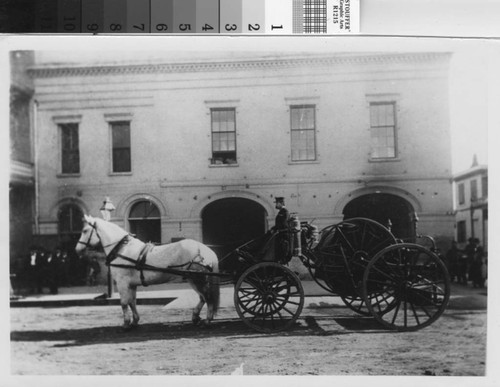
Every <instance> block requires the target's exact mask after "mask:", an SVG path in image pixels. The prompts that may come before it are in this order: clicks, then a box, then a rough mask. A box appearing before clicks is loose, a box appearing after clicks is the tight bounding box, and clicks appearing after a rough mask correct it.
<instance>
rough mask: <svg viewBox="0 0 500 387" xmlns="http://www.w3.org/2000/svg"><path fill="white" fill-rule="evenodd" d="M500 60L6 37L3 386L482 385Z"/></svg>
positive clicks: (277, 44)
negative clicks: (379, 379) (259, 380)
mask: <svg viewBox="0 0 500 387" xmlns="http://www.w3.org/2000/svg"><path fill="white" fill-rule="evenodd" d="M499 52H500V44H499V42H498V41H496V40H486V39H480V38H478V39H457V38H397V37H394V38H391V37H356V38H353V37H337V38H333V37H332V38H326V37H325V38H313V39H311V38H307V37H304V38H302V37H294V38H290V37H273V38H269V37H268V38H264V37H239V38H222V37H219V38H213V37H190V38H184V37H171V38H169V39H168V40H166V39H161V38H153V37H151V38H148V39H147V40H146V39H141V38H139V37H138V38H133V37H127V38H126V39H120V38H114V37H108V38H102V39H99V40H97V39H92V38H91V37H90V38H89V37H75V36H71V37H58V38H52V39H45V40H43V41H41V40H39V39H36V38H34V37H31V38H30V37H24V38H22V39H21V38H19V39H17V38H16V39H15V38H11V39H7V40H6V41H4V42H3V45H2V55H3V56H4V58H3V59H2V60H3V61H4V62H5V63H6V67H5V68H6V69H8V70H7V71H5V74H3V79H5V80H6V82H7V85H8V87H5V89H6V94H5V97H6V98H7V100H8V101H9V102H10V103H9V106H8V108H7V109H6V110H5V115H6V117H9V118H8V119H4V121H3V122H5V125H7V124H8V125H9V132H8V133H9V138H8V139H7V138H5V141H4V142H5V143H6V144H10V148H9V149H8V150H6V152H4V153H5V158H7V155H9V160H7V159H6V160H5V163H6V164H5V165H9V166H10V168H5V174H6V180H8V182H9V186H8V193H9V194H8V198H7V199H6V201H7V202H8V204H7V205H8V209H7V211H8V213H9V223H8V225H7V231H5V232H6V233H8V234H7V235H9V237H8V238H7V239H8V243H9V244H8V246H7V248H6V252H5V253H6V254H8V257H9V260H8V268H7V269H6V270H8V272H9V275H10V305H9V306H7V308H6V309H7V312H8V316H9V321H8V328H6V329H7V331H8V335H9V338H8V342H7V343H6V345H7V347H6V348H9V349H8V351H6V352H8V353H7V356H8V358H9V362H7V363H6V365H4V367H6V368H8V369H7V374H10V377H11V378H13V380H17V381H19V382H20V383H22V382H23V380H24V379H23V377H27V378H28V379H27V380H31V381H33V382H36V380H37V379H36V378H35V379H34V378H33V377H34V376H37V375H42V376H51V377H54V378H50V379H48V382H47V383H48V385H49V384H51V385H59V384H56V383H57V382H58V381H59V379H58V378H56V377H58V376H82V375H90V376H104V375H106V376H108V375H113V376H157V377H159V376H160V377H161V376H176V377H184V376H200V377H201V376H216V377H217V376H247V375H250V376H281V377H285V378H284V379H280V380H278V381H276V383H284V382H283V380H285V381H287V382H286V383H287V385H296V384H297V383H303V382H304V381H305V380H307V381H308V382H309V380H310V379H309V378H308V379H297V378H295V379H289V378H286V377H290V376H308V377H311V376H328V377H335V379H324V378H321V379H312V380H317V384H318V385H327V384H328V385H331V384H332V383H335V381H334V380H337V381H343V383H344V384H347V383H350V384H353V383H354V384H355V383H356V381H357V380H364V381H365V382H367V381H368V380H371V379H349V378H347V379H344V378H342V377H352V376H356V377H359V376H365V377H368V376H369V377H375V376H400V377H428V378H426V379H423V380H422V379H421V378H415V379H414V378H404V379H395V380H392V381H393V382H394V381H397V383H398V384H400V383H406V384H408V383H410V381H412V380H415V384H416V383H417V382H416V381H417V380H418V383H419V384H420V383H431V384H432V383H434V384H436V385H440V384H442V383H449V382H450V380H455V381H459V382H460V383H461V385H478V384H480V383H483V382H484V381H485V380H486V379H487V378H486V377H488V376H491V375H495V374H496V371H495V367H496V366H495V362H494V358H495V356H496V354H495V350H496V348H495V347H496V346H497V344H495V341H493V340H492V339H491V337H492V334H495V332H494V331H495V330H496V329H497V328H498V319H497V318H498V316H495V313H496V312H497V310H498V307H496V306H494V305H493V303H492V302H491V300H490V301H489V297H494V295H493V296H492V292H491V290H490V287H491V286H490V278H491V275H490V274H491V272H492V269H491V267H490V266H493V267H494V266H495V263H491V262H490V261H491V260H490V255H489V250H490V248H489V247H490V246H491V245H492V244H494V243H495V241H494V240H491V239H490V238H491V235H493V238H494V234H492V233H491V232H489V223H488V190H489V188H488V186H489V181H488V167H489V165H488V164H489V163H488V160H489V156H488V146H489V145H491V141H493V140H492V138H488V131H489V129H491V128H492V125H491V117H492V114H494V112H495V109H496V110H498V106H499V105H496V106H494V105H493V104H492V101H493V100H494V98H493V97H494V96H495V94H498V88H497V89H496V90H495V83H494V82H495V81H494V79H493V77H494V75H496V73H497V72H498V69H499V67H498V66H499V61H498V53H499ZM496 86H498V84H497V85H496ZM497 102H498V99H497ZM4 105H6V104H4ZM7 113H8V114H7ZM496 130H498V127H496ZM4 132H5V136H7V135H6V133H7V130H5V131H4ZM490 186H491V184H490ZM490 190H491V189H490ZM489 235H490V238H489ZM490 242H491V243H490ZM492 258H493V261H494V260H495V256H494V255H493V257H492ZM5 261H6V260H5ZM490 263H491V265H490ZM492 286H494V285H492ZM497 301H498V300H497ZM495 317H497V318H495ZM429 377H434V378H429ZM470 377H475V378H470ZM455 378H456V379H455ZM42 379H43V378H42ZM43 380H45V379H43ZM70 380H72V379H70ZM77 380H78V379H77ZM79 380H80V382H81V381H82V379H79ZM155 380H158V381H159V383H160V384H161V381H162V380H163V381H168V380H170V379H155ZM175 380H176V384H181V383H182V381H183V379H175ZM179 380H180V381H179ZM196 380H197V381H198V383H200V382H202V380H204V379H196ZM231 380H233V379H230V380H227V379H222V382H221V383H223V385H229V382H230V381H231ZM49 381H50V382H49ZM497 381H498V380H497ZM127 382H131V381H130V380H127V379H125V383H127ZM141 383H142V382H141ZM144 383H148V382H144ZM231 383H232V384H233V383H235V382H231ZM387 383H389V382H387ZM61 385H62V384H61ZM144 385H147V384H144Z"/></svg>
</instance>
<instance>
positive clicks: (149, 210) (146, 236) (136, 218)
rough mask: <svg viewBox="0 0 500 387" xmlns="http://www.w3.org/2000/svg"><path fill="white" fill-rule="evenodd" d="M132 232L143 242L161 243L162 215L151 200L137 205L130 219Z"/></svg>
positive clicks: (131, 210) (131, 212)
mask: <svg viewBox="0 0 500 387" xmlns="http://www.w3.org/2000/svg"><path fill="white" fill-rule="evenodd" d="M128 221H129V225H130V232H131V233H132V234H135V235H136V236H137V238H138V239H140V240H141V241H143V242H154V243H161V215H160V211H159V210H158V207H157V206H156V205H155V204H154V203H153V202H151V201H149V200H142V201H140V202H137V203H135V204H134V205H133V206H132V208H131V209H130V213H129V217H128Z"/></svg>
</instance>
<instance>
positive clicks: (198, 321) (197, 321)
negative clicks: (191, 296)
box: [191, 316, 201, 325]
mask: <svg viewBox="0 0 500 387" xmlns="http://www.w3.org/2000/svg"><path fill="white" fill-rule="evenodd" d="M191 321H193V324H194V325H199V324H200V322H201V317H200V316H193V318H192V320H191Z"/></svg>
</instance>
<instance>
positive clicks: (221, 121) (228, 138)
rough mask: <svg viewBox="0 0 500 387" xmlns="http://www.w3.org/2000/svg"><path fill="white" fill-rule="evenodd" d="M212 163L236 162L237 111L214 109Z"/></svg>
mask: <svg viewBox="0 0 500 387" xmlns="http://www.w3.org/2000/svg"><path fill="white" fill-rule="evenodd" d="M211 119H212V122H211V125H212V162H213V163H215V162H216V161H217V163H223V164H228V163H235V162H236V110H235V109H234V108H228V109H212V110H211Z"/></svg>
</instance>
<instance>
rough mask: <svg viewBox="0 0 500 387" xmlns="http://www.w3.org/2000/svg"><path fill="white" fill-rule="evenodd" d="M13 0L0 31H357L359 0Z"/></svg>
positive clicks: (97, 32) (297, 32) (330, 33)
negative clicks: (17, 22)
mask: <svg viewBox="0 0 500 387" xmlns="http://www.w3.org/2000/svg"><path fill="white" fill-rule="evenodd" d="M1 1H6V0H0V2H1ZM17 1H18V2H19V3H16V2H15V1H12V0H9V2H8V3H7V5H6V6H4V7H3V8H0V9H1V10H2V12H4V11H5V12H6V15H0V17H2V20H4V19H5V20H9V19H8V18H6V16H12V17H18V18H22V19H23V20H22V23H21V22H20V24H19V26H18V27H15V28H13V25H14V22H12V21H9V22H8V23H4V24H5V26H1V25H0V32H3V33H9V32H35V33H49V34H50V33H69V34H77V33H85V34H101V33H104V34H123V33H126V34H222V35H234V34H236V35H237V34H245V35H253V34H266V35H307V34H309V35H335V34H352V33H359V30H360V23H359V14H360V4H359V3H360V0H17ZM29 1H31V3H30V2H29ZM16 4H20V5H19V6H18V5H16ZM32 4H33V6H32ZM9 12H10V13H9ZM32 13H34V15H31V14H32ZM33 20H34V21H33ZM30 23H31V24H34V25H30Z"/></svg>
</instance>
